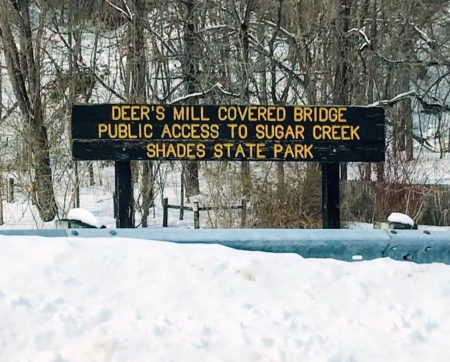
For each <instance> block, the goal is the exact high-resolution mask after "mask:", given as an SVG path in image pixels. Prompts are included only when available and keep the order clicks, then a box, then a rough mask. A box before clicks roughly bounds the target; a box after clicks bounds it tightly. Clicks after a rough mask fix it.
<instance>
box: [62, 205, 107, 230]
mask: <svg viewBox="0 0 450 362" xmlns="http://www.w3.org/2000/svg"><path fill="white" fill-rule="evenodd" d="M67 218H68V219H69V220H77V221H81V222H83V223H85V224H88V225H91V226H95V227H96V228H101V227H102V226H103V225H102V223H101V222H100V221H99V220H98V219H97V218H96V217H95V216H94V215H93V214H92V213H91V212H90V211H88V210H85V209H82V208H74V209H70V210H69V212H68V213H67Z"/></svg>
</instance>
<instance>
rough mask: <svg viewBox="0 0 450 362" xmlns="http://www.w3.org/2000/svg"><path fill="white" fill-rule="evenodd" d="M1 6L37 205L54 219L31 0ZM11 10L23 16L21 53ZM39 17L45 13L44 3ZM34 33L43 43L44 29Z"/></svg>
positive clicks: (1, 34)
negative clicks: (30, 156)
mask: <svg viewBox="0 0 450 362" xmlns="http://www.w3.org/2000/svg"><path fill="white" fill-rule="evenodd" d="M0 5H1V6H2V9H3V10H2V11H0V38H1V40H2V43H3V47H4V53H5V58H6V66H7V70H8V74H9V78H10V81H11V85H12V88H13V91H14V94H15V96H16V99H17V102H18V105H19V109H20V111H21V113H22V116H23V118H24V120H25V124H26V132H25V137H27V139H28V142H29V143H28V145H29V149H30V151H31V155H32V160H33V167H34V171H35V172H34V181H35V193H36V194H35V197H36V206H37V208H38V211H39V215H40V217H41V219H42V221H51V220H53V219H54V217H55V216H56V211H57V206H56V201H55V196H54V192H53V178H52V170H51V166H50V154H49V143H48V138H47V129H46V127H45V125H44V112H43V109H42V103H41V77H40V68H41V66H40V59H39V58H40V57H39V55H40V51H41V49H40V48H39V47H36V53H37V54H36V55H35V53H34V47H33V35H32V34H33V33H32V30H31V23H30V14H29V3H28V1H27V0H23V1H19V2H18V3H15V7H14V9H13V8H12V7H10V6H9V3H8V2H7V1H5V0H2V1H1V2H0ZM12 12H16V15H17V16H19V17H20V18H21V19H22V21H20V22H18V23H17V24H16V25H17V26H18V28H19V32H18V34H19V35H18V37H19V43H20V52H19V49H18V48H17V45H16V41H15V39H14V35H13V32H12V30H11V27H10V24H9V22H10V17H9V16H10V13H12ZM40 16H45V6H44V9H43V10H42V14H41V15H40ZM41 23H43V22H41ZM34 34H36V35H35V36H36V37H37V39H36V44H40V39H39V37H40V36H42V28H41V27H40V28H38V29H37V30H36V31H34ZM25 141H27V140H25Z"/></svg>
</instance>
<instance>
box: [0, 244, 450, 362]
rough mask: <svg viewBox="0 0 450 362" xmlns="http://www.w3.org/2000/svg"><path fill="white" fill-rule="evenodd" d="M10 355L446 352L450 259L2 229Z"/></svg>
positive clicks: (142, 357)
mask: <svg viewBox="0 0 450 362" xmlns="http://www.w3.org/2000/svg"><path fill="white" fill-rule="evenodd" d="M0 325H1V326H2V327H1V329H0V361H30V362H31V361H32V362H57V361H58V362H62V361H192V362H198V361H230V362H232V361H293V362H297V361H314V362H317V361H447V360H448V355H449V353H450V345H449V343H448V336H449V335H450V266H447V265H441V264H427V265H417V264H413V263H407V262H395V261H392V260H388V259H379V260H375V261H370V262H369V261H367V262H358V263H345V262H339V261H335V260H314V259H308V260H307V259H303V258H301V257H299V256H297V255H288V254H285V255H280V254H277V255H275V254H266V253H259V252H244V251H236V250H232V249H228V248H225V247H222V246H217V245H208V246H199V245H176V244H170V243H162V242H149V241H142V240H131V239H70V238H65V239H58V238H48V239H46V238H38V237H0Z"/></svg>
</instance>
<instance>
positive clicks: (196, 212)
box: [192, 201, 200, 229]
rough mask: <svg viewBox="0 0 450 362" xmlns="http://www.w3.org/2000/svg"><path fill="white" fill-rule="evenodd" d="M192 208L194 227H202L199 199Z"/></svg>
mask: <svg viewBox="0 0 450 362" xmlns="http://www.w3.org/2000/svg"><path fill="white" fill-rule="evenodd" d="M192 210H193V211H194V229H200V209H199V207H198V201H195V202H194V205H193V207H192Z"/></svg>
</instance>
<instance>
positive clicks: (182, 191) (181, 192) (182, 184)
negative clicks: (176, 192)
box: [180, 165, 184, 220]
mask: <svg viewBox="0 0 450 362" xmlns="http://www.w3.org/2000/svg"><path fill="white" fill-rule="evenodd" d="M181 167H182V169H181V187H180V194H181V195H180V199H181V203H180V220H183V219H184V165H182V166H181Z"/></svg>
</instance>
